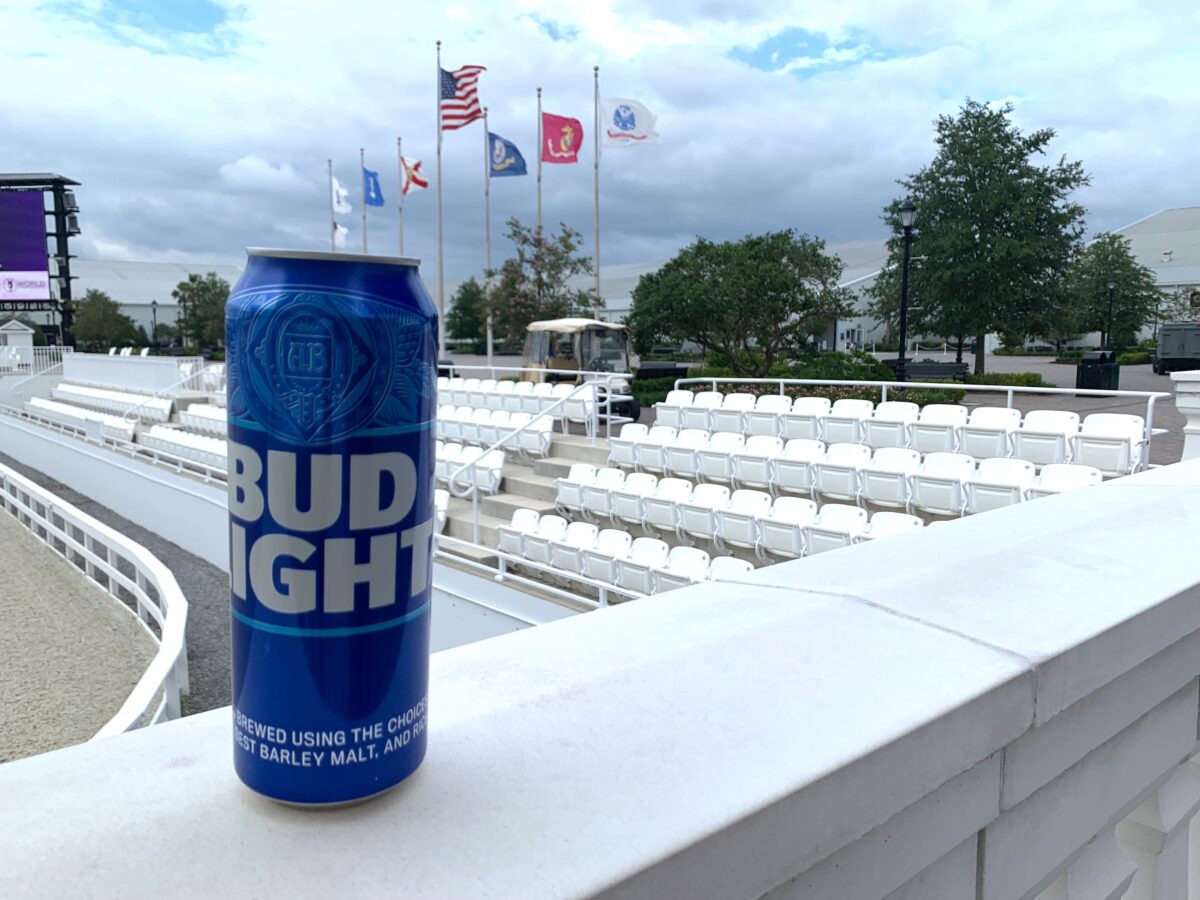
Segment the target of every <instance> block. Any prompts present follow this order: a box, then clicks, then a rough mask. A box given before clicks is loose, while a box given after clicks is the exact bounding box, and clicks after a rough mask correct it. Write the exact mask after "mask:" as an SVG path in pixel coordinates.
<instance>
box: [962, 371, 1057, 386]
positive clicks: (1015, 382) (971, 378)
mask: <svg viewBox="0 0 1200 900" xmlns="http://www.w3.org/2000/svg"><path fill="white" fill-rule="evenodd" d="M967 384H994V385H997V386H998V387H1050V385H1048V384H1047V383H1046V380H1045V379H1044V378H1042V376H1041V375H1039V374H1038V373H1037V372H985V373H984V374H983V375H975V374H974V373H971V372H968V373H967Z"/></svg>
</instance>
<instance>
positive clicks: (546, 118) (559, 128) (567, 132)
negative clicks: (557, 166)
mask: <svg viewBox="0 0 1200 900" xmlns="http://www.w3.org/2000/svg"><path fill="white" fill-rule="evenodd" d="M582 146H583V124H582V123H581V122H580V121H579V120H578V119H571V118H568V117H567V116H556V115H554V114H553V113H548V112H544V113H542V162H548V163H577V162H579V148H580V147H582Z"/></svg>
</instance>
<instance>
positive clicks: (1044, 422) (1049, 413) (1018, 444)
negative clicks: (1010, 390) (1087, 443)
mask: <svg viewBox="0 0 1200 900" xmlns="http://www.w3.org/2000/svg"><path fill="white" fill-rule="evenodd" d="M1077 434H1079V414H1078V413H1073V412H1069V411H1067V410H1060V409H1034V410H1030V411H1029V412H1027V413H1026V414H1025V419H1024V421H1022V422H1021V427H1020V428H1018V429H1017V430H1016V431H1014V432H1013V433H1012V439H1013V451H1012V455H1013V456H1014V457H1016V458H1018V459H1027V460H1029V461H1030V462H1031V463H1034V464H1035V465H1039V466H1046V465H1054V464H1058V463H1065V462H1069V461H1070V459H1071V445H1072V443H1073V442H1074V438H1075V435H1077Z"/></svg>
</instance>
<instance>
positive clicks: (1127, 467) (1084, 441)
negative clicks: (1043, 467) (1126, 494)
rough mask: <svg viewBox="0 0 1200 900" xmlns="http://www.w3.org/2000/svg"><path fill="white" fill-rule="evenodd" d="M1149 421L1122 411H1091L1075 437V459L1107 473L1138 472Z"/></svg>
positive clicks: (1073, 453) (1073, 458)
mask: <svg viewBox="0 0 1200 900" xmlns="http://www.w3.org/2000/svg"><path fill="white" fill-rule="evenodd" d="M1145 428H1146V420H1145V419H1143V418H1142V417H1141V416H1130V415H1123V414H1120V413H1092V414H1091V415H1090V416H1088V417H1087V418H1085V419H1084V420H1083V425H1082V426H1080V429H1079V434H1077V435H1076V436H1075V438H1074V447H1073V448H1072V462H1075V463H1078V464H1079V465H1083V466H1094V467H1095V468H1097V469H1099V470H1100V471H1101V472H1102V473H1104V474H1105V475H1110V476H1118V475H1128V474H1129V473H1130V472H1134V471H1137V468H1138V466H1140V465H1141V461H1142V448H1143V447H1144V446H1145V444H1146V438H1145Z"/></svg>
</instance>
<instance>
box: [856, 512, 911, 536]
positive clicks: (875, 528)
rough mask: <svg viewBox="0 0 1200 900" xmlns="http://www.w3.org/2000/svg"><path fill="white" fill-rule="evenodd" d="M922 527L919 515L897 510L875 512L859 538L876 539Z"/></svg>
mask: <svg viewBox="0 0 1200 900" xmlns="http://www.w3.org/2000/svg"><path fill="white" fill-rule="evenodd" d="M924 527H925V523H924V522H923V521H922V520H921V518H920V517H919V516H910V515H907V514H906V513H898V512H877V513H875V515H873V516H871V521H870V522H868V523H867V527H866V528H865V529H864V530H863V532H862V534H860V535H859V540H861V541H877V540H879V539H880V538H886V537H894V536H895V535H898V534H905V533H907V532H909V531H916V530H917V529H918V528H924Z"/></svg>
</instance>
